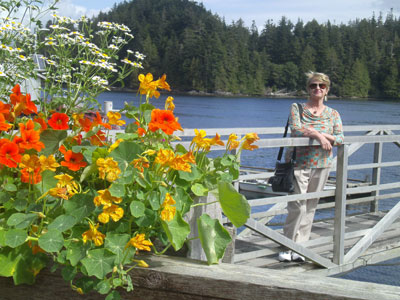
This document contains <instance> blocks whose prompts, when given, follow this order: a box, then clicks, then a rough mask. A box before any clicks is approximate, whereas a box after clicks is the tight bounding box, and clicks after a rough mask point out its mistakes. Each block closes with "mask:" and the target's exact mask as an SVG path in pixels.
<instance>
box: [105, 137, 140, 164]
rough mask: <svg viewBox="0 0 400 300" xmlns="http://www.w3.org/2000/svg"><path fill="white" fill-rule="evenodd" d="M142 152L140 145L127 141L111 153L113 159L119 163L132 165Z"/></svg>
mask: <svg viewBox="0 0 400 300" xmlns="http://www.w3.org/2000/svg"><path fill="white" fill-rule="evenodd" d="M142 152H143V150H142V147H141V146H140V144H139V143H135V142H128V141H125V142H122V143H121V144H119V146H118V148H117V149H115V150H114V151H112V152H111V157H113V158H115V160H118V161H120V160H124V161H126V162H128V163H130V162H131V161H132V160H134V159H135V158H137V157H138V155H140V154H141V153H142Z"/></svg>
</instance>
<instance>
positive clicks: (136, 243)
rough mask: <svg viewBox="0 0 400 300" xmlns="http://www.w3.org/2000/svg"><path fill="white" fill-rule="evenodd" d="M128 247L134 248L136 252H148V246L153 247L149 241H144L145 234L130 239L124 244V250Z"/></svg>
mask: <svg viewBox="0 0 400 300" xmlns="http://www.w3.org/2000/svg"><path fill="white" fill-rule="evenodd" d="M129 246H132V247H135V248H136V249H137V250H146V251H150V250H151V249H150V247H149V246H153V243H152V242H151V241H149V240H145V234H144V233H140V234H137V235H135V237H133V238H131V239H130V240H129V242H128V243H127V244H126V246H125V248H127V247H129Z"/></svg>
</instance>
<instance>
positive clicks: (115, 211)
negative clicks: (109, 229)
mask: <svg viewBox="0 0 400 300" xmlns="http://www.w3.org/2000/svg"><path fill="white" fill-rule="evenodd" d="M123 216H124V210H123V209H122V208H121V207H119V206H118V205H114V204H112V205H111V206H107V207H103V212H102V213H101V214H100V215H99V217H98V219H99V222H101V223H103V224H105V223H108V222H109V221H110V218H111V219H112V220H113V221H114V222H118V221H119V220H120V219H121V218H122V217H123Z"/></svg>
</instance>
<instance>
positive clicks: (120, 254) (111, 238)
mask: <svg viewBox="0 0 400 300" xmlns="http://www.w3.org/2000/svg"><path fill="white" fill-rule="evenodd" d="M129 240H130V236H129V234H113V233H109V234H107V237H106V240H105V243H104V247H105V248H106V249H108V250H110V251H111V252H112V253H114V254H115V255H116V257H115V264H116V265H118V264H121V263H126V262H128V261H130V260H131V258H132V257H133V256H134V255H135V250H134V249H133V248H132V247H129V248H125V247H126V244H128V242H129ZM126 251H128V253H127V252H126ZM124 258H125V261H124V262H123V261H122V260H123V259H124Z"/></svg>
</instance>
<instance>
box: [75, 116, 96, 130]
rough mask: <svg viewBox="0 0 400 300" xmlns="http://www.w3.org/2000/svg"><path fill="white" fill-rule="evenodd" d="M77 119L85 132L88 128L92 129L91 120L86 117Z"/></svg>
mask: <svg viewBox="0 0 400 300" xmlns="http://www.w3.org/2000/svg"><path fill="white" fill-rule="evenodd" d="M78 121H79V124H80V126H81V127H82V129H83V131H85V132H89V131H90V129H92V127H93V122H92V121H91V120H90V119H88V118H84V119H79V120H78Z"/></svg>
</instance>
